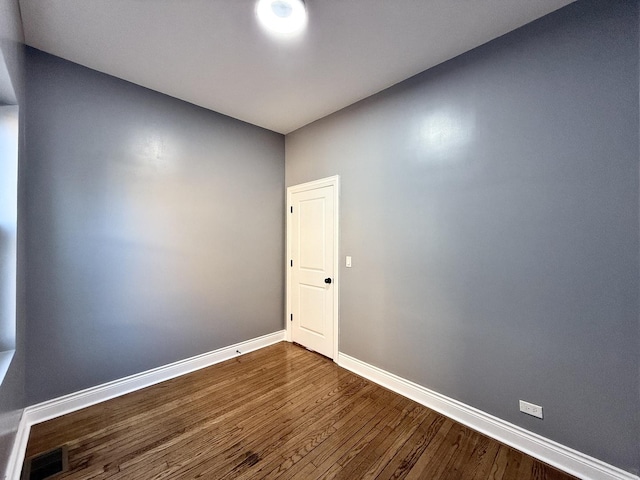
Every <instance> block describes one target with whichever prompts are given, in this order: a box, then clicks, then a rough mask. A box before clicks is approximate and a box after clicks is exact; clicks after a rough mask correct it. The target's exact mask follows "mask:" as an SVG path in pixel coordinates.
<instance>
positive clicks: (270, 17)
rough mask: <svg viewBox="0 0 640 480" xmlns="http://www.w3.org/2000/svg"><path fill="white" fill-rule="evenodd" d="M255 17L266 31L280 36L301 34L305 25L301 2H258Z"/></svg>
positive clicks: (276, 0) (275, 0) (290, 0)
mask: <svg viewBox="0 0 640 480" xmlns="http://www.w3.org/2000/svg"><path fill="white" fill-rule="evenodd" d="M256 15H257V16H258V20H259V21H260V23H261V24H262V26H263V27H264V28H265V29H267V31H269V32H271V33H274V34H276V35H280V36H291V35H296V34H298V33H301V32H302V31H303V30H304V28H305V26H306V25H307V9H306V8H305V5H304V1H303V0H258V3H256Z"/></svg>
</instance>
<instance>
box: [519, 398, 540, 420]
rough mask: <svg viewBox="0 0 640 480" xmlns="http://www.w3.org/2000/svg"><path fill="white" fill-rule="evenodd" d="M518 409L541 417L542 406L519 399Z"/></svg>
mask: <svg viewBox="0 0 640 480" xmlns="http://www.w3.org/2000/svg"><path fill="white" fill-rule="evenodd" d="M520 411H521V412H522V413H526V414H527V415H533V416H534V417H538V418H542V407H541V406H540V405H534V404H533V403H529V402H525V401H524V400H520Z"/></svg>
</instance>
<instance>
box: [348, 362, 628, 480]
mask: <svg viewBox="0 0 640 480" xmlns="http://www.w3.org/2000/svg"><path fill="white" fill-rule="evenodd" d="M338 365H340V366H341V367H343V368H346V369H347V370H350V371H352V372H353V373H356V374H357V375H360V376H362V377H364V378H367V379H369V380H371V381H372V382H374V383H377V384H378V385H381V386H383V387H385V388H388V389H389V390H392V391H394V392H396V393H399V394H400V395H403V396H405V397H407V398H410V399H411V400H414V401H416V402H418V403H420V404H422V405H424V406H426V407H428V408H431V409H432V410H435V411H437V412H439V413H442V414H443V415H446V416H447V417H449V418H452V419H453V420H456V421H457V422H460V423H462V424H463V425H466V426H468V427H470V428H473V429H474V430H477V431H479V432H481V433H483V434H485V435H487V436H489V437H492V438H495V439H496V440H498V441H500V442H502V443H505V444H507V445H509V446H511V447H513V448H516V449H517V450H520V451H521V452H524V453H526V454H528V455H531V456H532V457H535V458H537V459H539V460H541V461H543V462H545V463H548V464H549V465H552V466H554V467H556V468H559V469H560V470H563V471H565V472H567V473H569V474H571V475H575V476H576V477H578V478H582V479H584V480H640V477H638V476H637V475H633V474H631V473H629V472H626V471H624V470H621V469H619V468H618V467H615V466H613V465H609V464H607V463H605V462H603V461H601V460H598V459H596V458H593V457H590V456H588V455H585V454H583V453H581V452H578V451H576V450H573V449H572V448H569V447H566V446H564V445H561V444H559V443H557V442H554V441H553V440H549V439H548V438H545V437H542V436H540V435H538V434H536V433H533V432H530V431H528V430H525V429H523V428H521V427H518V426H517V425H513V424H512V423H509V422H506V421H504V420H501V419H500V418H497V417H494V416H493V415H490V414H488V413H485V412H483V411H481V410H478V409H476V408H474V407H471V406H469V405H466V404H464V403H462V402H459V401H457V400H454V399H452V398H449V397H446V396H445V395H442V394H440V393H437V392H434V391H432V390H429V389H428V388H425V387H423V386H421V385H418V384H416V383H413V382H411V381H409V380H406V379H404V378H402V377H399V376H397V375H394V374H393V373H389V372H387V371H385V370H382V369H380V368H378V367H374V366H373V365H369V364H368V363H365V362H363V361H361V360H358V359H356V358H353V357H350V356H349V355H346V354H344V353H341V352H339V353H338Z"/></svg>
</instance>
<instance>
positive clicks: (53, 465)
mask: <svg viewBox="0 0 640 480" xmlns="http://www.w3.org/2000/svg"><path fill="white" fill-rule="evenodd" d="M68 467H69V449H68V448H67V446H66V445H65V446H63V447H58V448H56V449H55V450H51V451H49V452H46V453H43V454H41V455H36V456H35V457H31V458H28V459H27V460H26V461H25V462H24V468H23V470H22V477H21V480H44V479H45V478H49V477H52V476H53V475H57V474H58V473H62V472H66V471H67V468H68Z"/></svg>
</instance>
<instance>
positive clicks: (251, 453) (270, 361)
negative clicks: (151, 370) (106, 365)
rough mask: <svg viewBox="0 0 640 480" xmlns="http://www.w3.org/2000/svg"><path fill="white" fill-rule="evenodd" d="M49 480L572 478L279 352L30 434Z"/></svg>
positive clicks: (340, 373) (334, 371)
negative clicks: (53, 464)
mask: <svg viewBox="0 0 640 480" xmlns="http://www.w3.org/2000/svg"><path fill="white" fill-rule="evenodd" d="M63 444H66V445H68V448H69V471H68V472H66V473H64V474H61V475H59V476H57V477H56V478H59V479H95V480H97V479H112V480H116V479H127V480H137V479H145V480H146V479H155V480H161V479H191V478H202V479H262V478H264V479H267V478H278V479H293V478H296V479H305V480H306V479H309V480H312V479H328V478H336V479H361V478H362V479H365V478H366V479H374V478H377V479H391V478H393V479H399V478H405V479H469V480H471V479H493V480H501V479H502V480H507V479H521V480H527V479H550V480H564V479H570V478H573V477H571V476H569V475H566V474H564V473H562V472H559V471H558V470H555V469H554V468H551V467H550V466H548V465H545V464H543V463H541V462H539V461H537V460H534V459H533V458H531V457H529V456H527V455H524V454H522V453H520V452H518V451H516V450H514V449H512V448H509V447H507V446H505V445H502V444H500V443H498V442H496V441H494V440H491V439H489V438H488V437H486V436H484V435H481V434H479V433H477V432H475V431H473V430H471V429H469V428H467V427H464V426H463V425H461V424H459V423H456V422H454V421H452V420H450V419H448V418H446V417H443V416H442V415H440V414H438V413H436V412H434V411H432V410H429V409H428V408H425V407H423V406H421V405H419V404H417V403H415V402H413V401H411V400H408V399H406V398H404V397H402V396H400V395H397V394H395V393H393V392H390V391H388V390H386V389H384V388H382V387H379V386H377V385H375V384H373V383H371V382H369V381H367V380H365V379H363V378H360V377H358V376H356V375H354V374H352V373H350V372H348V371H346V370H344V369H342V368H340V367H338V366H337V365H336V364H334V363H333V362H331V361H330V360H328V359H325V358H324V357H321V356H319V355H316V354H314V353H311V352H308V351H306V350H304V349H303V348H300V347H297V346H295V345H291V344H288V343H285V342H282V343H279V344H277V345H273V346H271V347H268V348H265V349H262V350H259V351H256V352H253V353H249V354H247V355H244V356H242V357H238V358H236V359H233V360H229V361H227V362H224V363H221V364H218V365H214V366H212V367H209V368H206V369H203V370H199V371H197V372H194V373H192V374H189V375H185V376H183V377H180V378H176V379H173V380H169V381H167V382H164V383H161V384H158V385H155V386H152V387H149V388H146V389H144V390H140V391H138V392H134V393H131V394H128V395H125V396H123V397H120V398H116V399H113V400H110V401H108V402H104V403H101V404H99V405H95V406H93V407H89V408H86V409H84V410H80V411H78V412H75V413H71V414H69V415H65V416H63V417H59V418H56V419H54V420H50V421H48V422H44V423H41V424H38V425H35V426H34V427H33V428H32V430H31V435H30V437H29V444H28V447H27V456H28V457H31V456H34V455H37V454H39V453H42V452H45V451H48V450H51V449H52V448H55V447H58V446H61V445H63Z"/></svg>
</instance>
